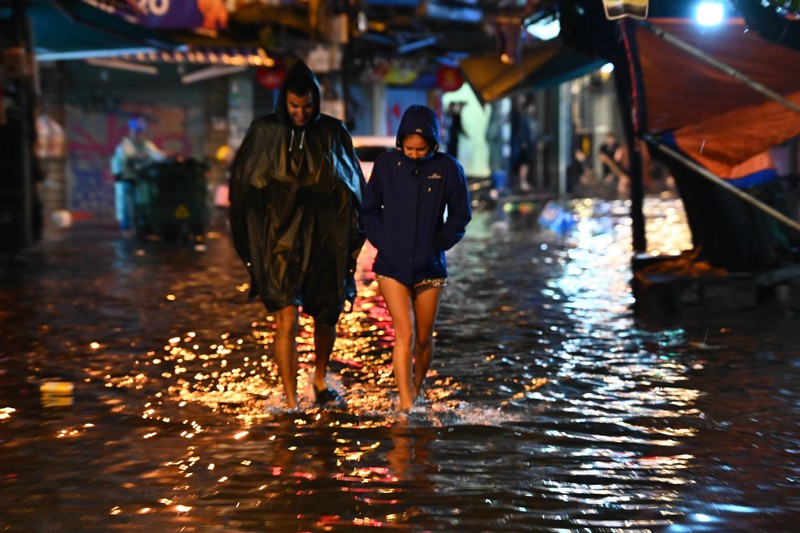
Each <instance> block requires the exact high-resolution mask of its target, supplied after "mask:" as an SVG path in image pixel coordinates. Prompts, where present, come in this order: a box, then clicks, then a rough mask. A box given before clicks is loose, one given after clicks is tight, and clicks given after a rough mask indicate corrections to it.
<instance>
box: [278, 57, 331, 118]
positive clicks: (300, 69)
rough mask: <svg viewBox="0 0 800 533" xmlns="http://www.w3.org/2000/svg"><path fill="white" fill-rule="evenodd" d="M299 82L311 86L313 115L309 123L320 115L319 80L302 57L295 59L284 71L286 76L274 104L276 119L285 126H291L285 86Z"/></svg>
mask: <svg viewBox="0 0 800 533" xmlns="http://www.w3.org/2000/svg"><path fill="white" fill-rule="evenodd" d="M296 83H301V84H305V85H308V86H310V87H311V93H312V94H313V96H314V115H313V116H312V117H311V120H310V121H309V124H313V123H314V122H316V121H317V120H318V119H319V116H320V113H321V111H320V109H321V108H320V105H321V103H320V95H321V93H320V89H319V80H318V79H317V77H316V76H315V75H314V73H313V72H312V71H311V69H310V68H308V65H306V64H305V62H304V61H303V60H302V59H298V60H297V61H295V63H294V65H292V66H291V68H290V69H289V70H288V72H286V78H284V80H283V84H281V90H280V92H279V93H278V101H277V103H276V106H275V113H276V114H277V115H278V120H279V121H280V122H281V123H282V124H285V125H287V126H292V119H291V118H290V117H289V112H288V111H287V109H286V92H287V90H286V87H287V86H292V85H293V84H296Z"/></svg>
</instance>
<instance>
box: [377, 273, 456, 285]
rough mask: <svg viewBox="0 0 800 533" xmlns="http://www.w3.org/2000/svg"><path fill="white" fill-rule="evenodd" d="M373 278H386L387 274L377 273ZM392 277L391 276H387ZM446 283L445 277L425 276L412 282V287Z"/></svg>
mask: <svg viewBox="0 0 800 533" xmlns="http://www.w3.org/2000/svg"><path fill="white" fill-rule="evenodd" d="M375 278H376V279H377V280H378V281H380V280H382V279H387V278H389V276H381V275H380V274H378V275H377V276H375ZM389 279H392V278H389ZM446 285H447V278H426V279H421V280H419V281H417V282H415V283H414V287H445V286H446Z"/></svg>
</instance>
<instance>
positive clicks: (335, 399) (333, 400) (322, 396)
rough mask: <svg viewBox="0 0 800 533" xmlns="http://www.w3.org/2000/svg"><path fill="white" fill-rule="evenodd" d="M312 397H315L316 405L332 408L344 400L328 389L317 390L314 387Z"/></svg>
mask: <svg viewBox="0 0 800 533" xmlns="http://www.w3.org/2000/svg"><path fill="white" fill-rule="evenodd" d="M314 395H315V396H316V398H315V400H314V402H315V403H316V404H317V405H322V406H334V405H342V404H343V403H344V400H342V397H341V396H339V393H338V392H336V391H335V390H334V389H332V388H330V387H326V388H324V389H322V390H317V389H316V387H315V388H314Z"/></svg>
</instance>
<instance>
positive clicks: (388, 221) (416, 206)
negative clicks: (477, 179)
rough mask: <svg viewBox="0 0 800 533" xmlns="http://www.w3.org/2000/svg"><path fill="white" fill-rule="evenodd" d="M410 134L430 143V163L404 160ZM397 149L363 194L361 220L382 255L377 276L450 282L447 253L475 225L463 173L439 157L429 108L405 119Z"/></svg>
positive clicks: (378, 166)
mask: <svg viewBox="0 0 800 533" xmlns="http://www.w3.org/2000/svg"><path fill="white" fill-rule="evenodd" d="M411 133H417V134H419V135H422V136H423V137H425V138H426V139H428V141H429V143H430V145H431V152H430V153H429V154H428V155H427V156H426V157H424V158H422V159H412V158H410V157H407V156H406V155H405V154H403V151H402V140H403V137H405V136H406V135H408V134H411ZM397 147H398V150H395V151H390V152H386V153H384V154H381V155H380V156H378V158H377V159H376V160H375V166H374V167H373V169H372V177H371V178H370V180H369V181H368V182H367V188H366V191H365V193H364V202H363V205H362V210H361V216H362V219H361V220H362V223H363V224H364V228H365V230H366V232H367V239H368V240H369V241H370V242H371V243H372V245H373V246H375V248H377V250H378V255H377V257H376V258H375V264H374V266H373V271H374V272H375V273H376V274H380V275H383V276H387V277H390V278H392V279H396V280H397V281H400V282H401V283H406V284H414V283H416V282H418V281H421V280H423V279H430V278H446V277H447V263H446V261H445V253H444V252H445V250H448V249H450V248H452V247H453V246H454V245H455V244H456V243H457V242H458V241H460V240H461V238H462V237H463V236H464V231H465V228H466V226H467V224H468V223H469V221H470V220H471V219H472V210H471V208H470V202H469V190H468V188H467V179H466V176H465V175H464V169H463V168H462V167H461V165H460V164H459V162H458V161H457V160H456V159H454V158H453V157H452V156H450V155H449V154H446V153H442V152H438V151H436V150H437V149H438V147H439V119H438V118H437V117H436V114H435V113H434V112H433V110H432V109H430V108H429V107H426V106H421V105H412V106H410V107H409V108H408V109H406V111H405V113H403V118H402V119H401V120H400V127H399V128H398V130H397Z"/></svg>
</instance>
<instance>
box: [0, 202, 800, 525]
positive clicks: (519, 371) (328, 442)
mask: <svg viewBox="0 0 800 533" xmlns="http://www.w3.org/2000/svg"><path fill="white" fill-rule="evenodd" d="M576 212H577V213H579V214H580V217H579V220H578V222H577V224H576V226H575V228H574V229H573V230H572V231H571V232H569V233H568V234H566V235H554V234H553V233H551V232H549V231H544V230H541V229H539V227H538V226H537V224H536V219H535V217H534V216H533V215H531V214H525V213H524V212H520V211H517V212H514V213H508V212H503V211H502V209H498V211H497V212H488V211H484V212H480V211H479V212H476V213H475V218H474V220H473V222H472V223H471V224H470V226H469V227H468V229H467V237H466V238H465V240H464V241H462V243H460V244H459V245H457V246H456V248H455V249H453V250H452V251H451V252H450V253H449V254H448V262H449V264H450V274H451V282H450V285H449V286H448V288H447V289H446V291H445V293H444V298H443V303H442V308H441V311H440V313H439V321H438V328H437V334H438V338H437V352H436V356H435V360H434V362H433V364H432V369H431V374H430V375H429V376H428V380H427V385H428V388H427V391H426V399H425V401H424V402H423V403H422V404H421V405H419V406H417V407H415V409H414V410H413V411H412V412H411V413H410V414H408V415H402V414H400V413H398V412H396V411H395V404H396V395H395V392H394V380H393V377H392V374H391V364H390V362H391V353H390V351H391V342H392V330H391V324H390V322H389V321H388V313H387V312H386V311H385V309H384V307H383V304H382V300H381V298H380V296H379V294H378V292H377V284H376V283H375V281H374V275H373V274H372V272H371V271H370V270H369V268H368V266H369V264H370V263H371V258H370V254H371V253H372V250H370V249H369V248H365V250H364V253H362V260H361V263H360V267H361V268H360V269H359V272H358V282H359V298H358V300H357V301H356V305H355V308H354V309H353V310H352V312H350V313H348V314H346V315H343V317H342V320H341V322H340V338H339V339H338V341H337V344H336V347H335V351H334V355H333V361H332V365H331V369H332V370H333V372H332V373H331V374H330V378H331V382H332V384H333V385H334V387H335V388H336V389H338V390H339V391H340V392H342V393H343V395H344V396H345V398H346V400H347V403H348V407H347V409H344V410H332V411H324V410H319V409H318V408H316V407H313V403H312V400H311V398H312V394H311V385H310V384H309V382H308V379H307V377H308V374H307V372H309V371H311V369H312V362H313V346H312V345H311V342H312V336H311V334H310V332H309V331H308V330H307V329H306V328H307V326H308V324H307V323H304V324H301V333H300V335H301V336H302V341H303V342H302V343H301V345H300V349H301V350H302V354H301V377H300V384H299V387H300V390H301V391H302V395H301V396H302V403H303V405H304V407H305V409H304V410H303V412H301V413H299V414H298V413H293V414H289V413H285V412H284V411H283V410H282V408H281V406H282V396H281V388H280V386H279V381H278V378H277V368H276V366H275V363H274V361H273V359H272V349H271V343H272V338H273V332H274V328H273V326H274V324H273V322H272V321H271V317H269V316H267V315H266V314H265V311H264V308H263V306H262V304H261V303H260V302H259V301H257V300H248V299H247V289H248V287H247V286H246V285H245V282H247V281H248V279H247V277H246V275H245V270H244V267H243V266H242V264H241V262H240V261H239V259H238V258H237V257H236V254H235V252H234V250H233V248H232V246H231V243H230V241H229V239H228V237H227V235H226V234H225V232H224V231H217V232H212V233H210V234H209V236H208V239H207V240H206V242H205V244H204V245H202V246H192V245H187V244H180V243H168V242H147V243H137V242H129V241H124V240H122V239H120V238H119V237H118V235H117V233H116V231H115V230H113V229H105V230H104V229H102V228H99V229H98V228H94V229H93V230H92V231H90V232H84V233H81V230H80V227H77V226H76V227H73V228H72V230H70V232H69V233H68V234H66V235H61V236H57V237H55V238H52V239H49V240H47V241H46V242H43V243H41V244H39V245H37V246H36V247H35V248H34V249H32V250H30V251H27V252H25V253H23V254H21V255H19V256H18V257H16V258H15V259H13V260H12V261H6V262H5V263H3V264H2V270H1V271H0V299H2V307H1V308H0V319H1V320H2V345H0V480H1V481H0V498H2V501H3V506H2V509H0V529H1V530H3V531H20V532H23V531H24V532H28V531H31V532H40V531H41V532H54V531H64V532H77V531H81V532H82V531H92V532H95V531H96V532H108V531H126V532H128V531H151V532H155V531H186V532H196V531H276V532H277V531H280V532H283V531H286V532H292V531H342V532H344V531H347V532H350V531H368V530H374V529H380V528H387V529H392V530H400V531H448V532H450V531H459V532H469V531H475V532H477V531H492V532H497V531H669V532H684V531H748V532H752V531H790V530H794V529H795V528H796V521H797V516H798V513H800V444H798V443H800V348H798V346H800V344H799V343H798V340H800V332H798V328H797V319H796V317H791V316H789V317H786V316H783V315H779V314H769V313H759V312H756V311H753V310H743V312H742V313H740V314H739V315H738V316H737V317H734V318H732V317H731V316H730V315H728V316H724V315H715V314H714V313H705V314H700V316H699V317H698V316H696V314H694V315H691V317H684V318H681V317H678V318H677V319H673V320H671V321H670V322H669V323H665V322H663V321H662V322H655V321H647V320H644V319H640V318H637V317H635V316H634V314H633V312H632V310H631V306H632V303H633V298H632V295H631V290H630V285H629V282H630V277H631V269H630V261H631V255H632V252H631V237H630V231H631V230H630V220H629V218H628V217H627V215H626V213H627V208H626V207H625V206H624V205H623V204H621V203H601V202H597V201H595V202H584V203H582V204H580V205H579V206H578V207H577V208H576ZM646 213H647V215H648V222H647V223H648V245H649V249H650V251H656V250H658V251H661V252H663V253H669V252H672V251H674V252H677V251H680V250H686V249H689V248H690V247H691V245H690V237H689V235H688V229H686V227H685V223H684V221H683V210H682V207H681V205H680V202H679V201H676V200H658V199H649V200H648V202H647V204H646ZM303 326H305V327H303ZM47 383H49V385H46V386H50V387H53V388H55V389H56V392H61V393H60V394H53V393H49V392H47V391H42V390H41V387H42V384H47ZM70 384H71V385H72V387H73V389H72V391H71V392H70V391H69V386H70Z"/></svg>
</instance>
